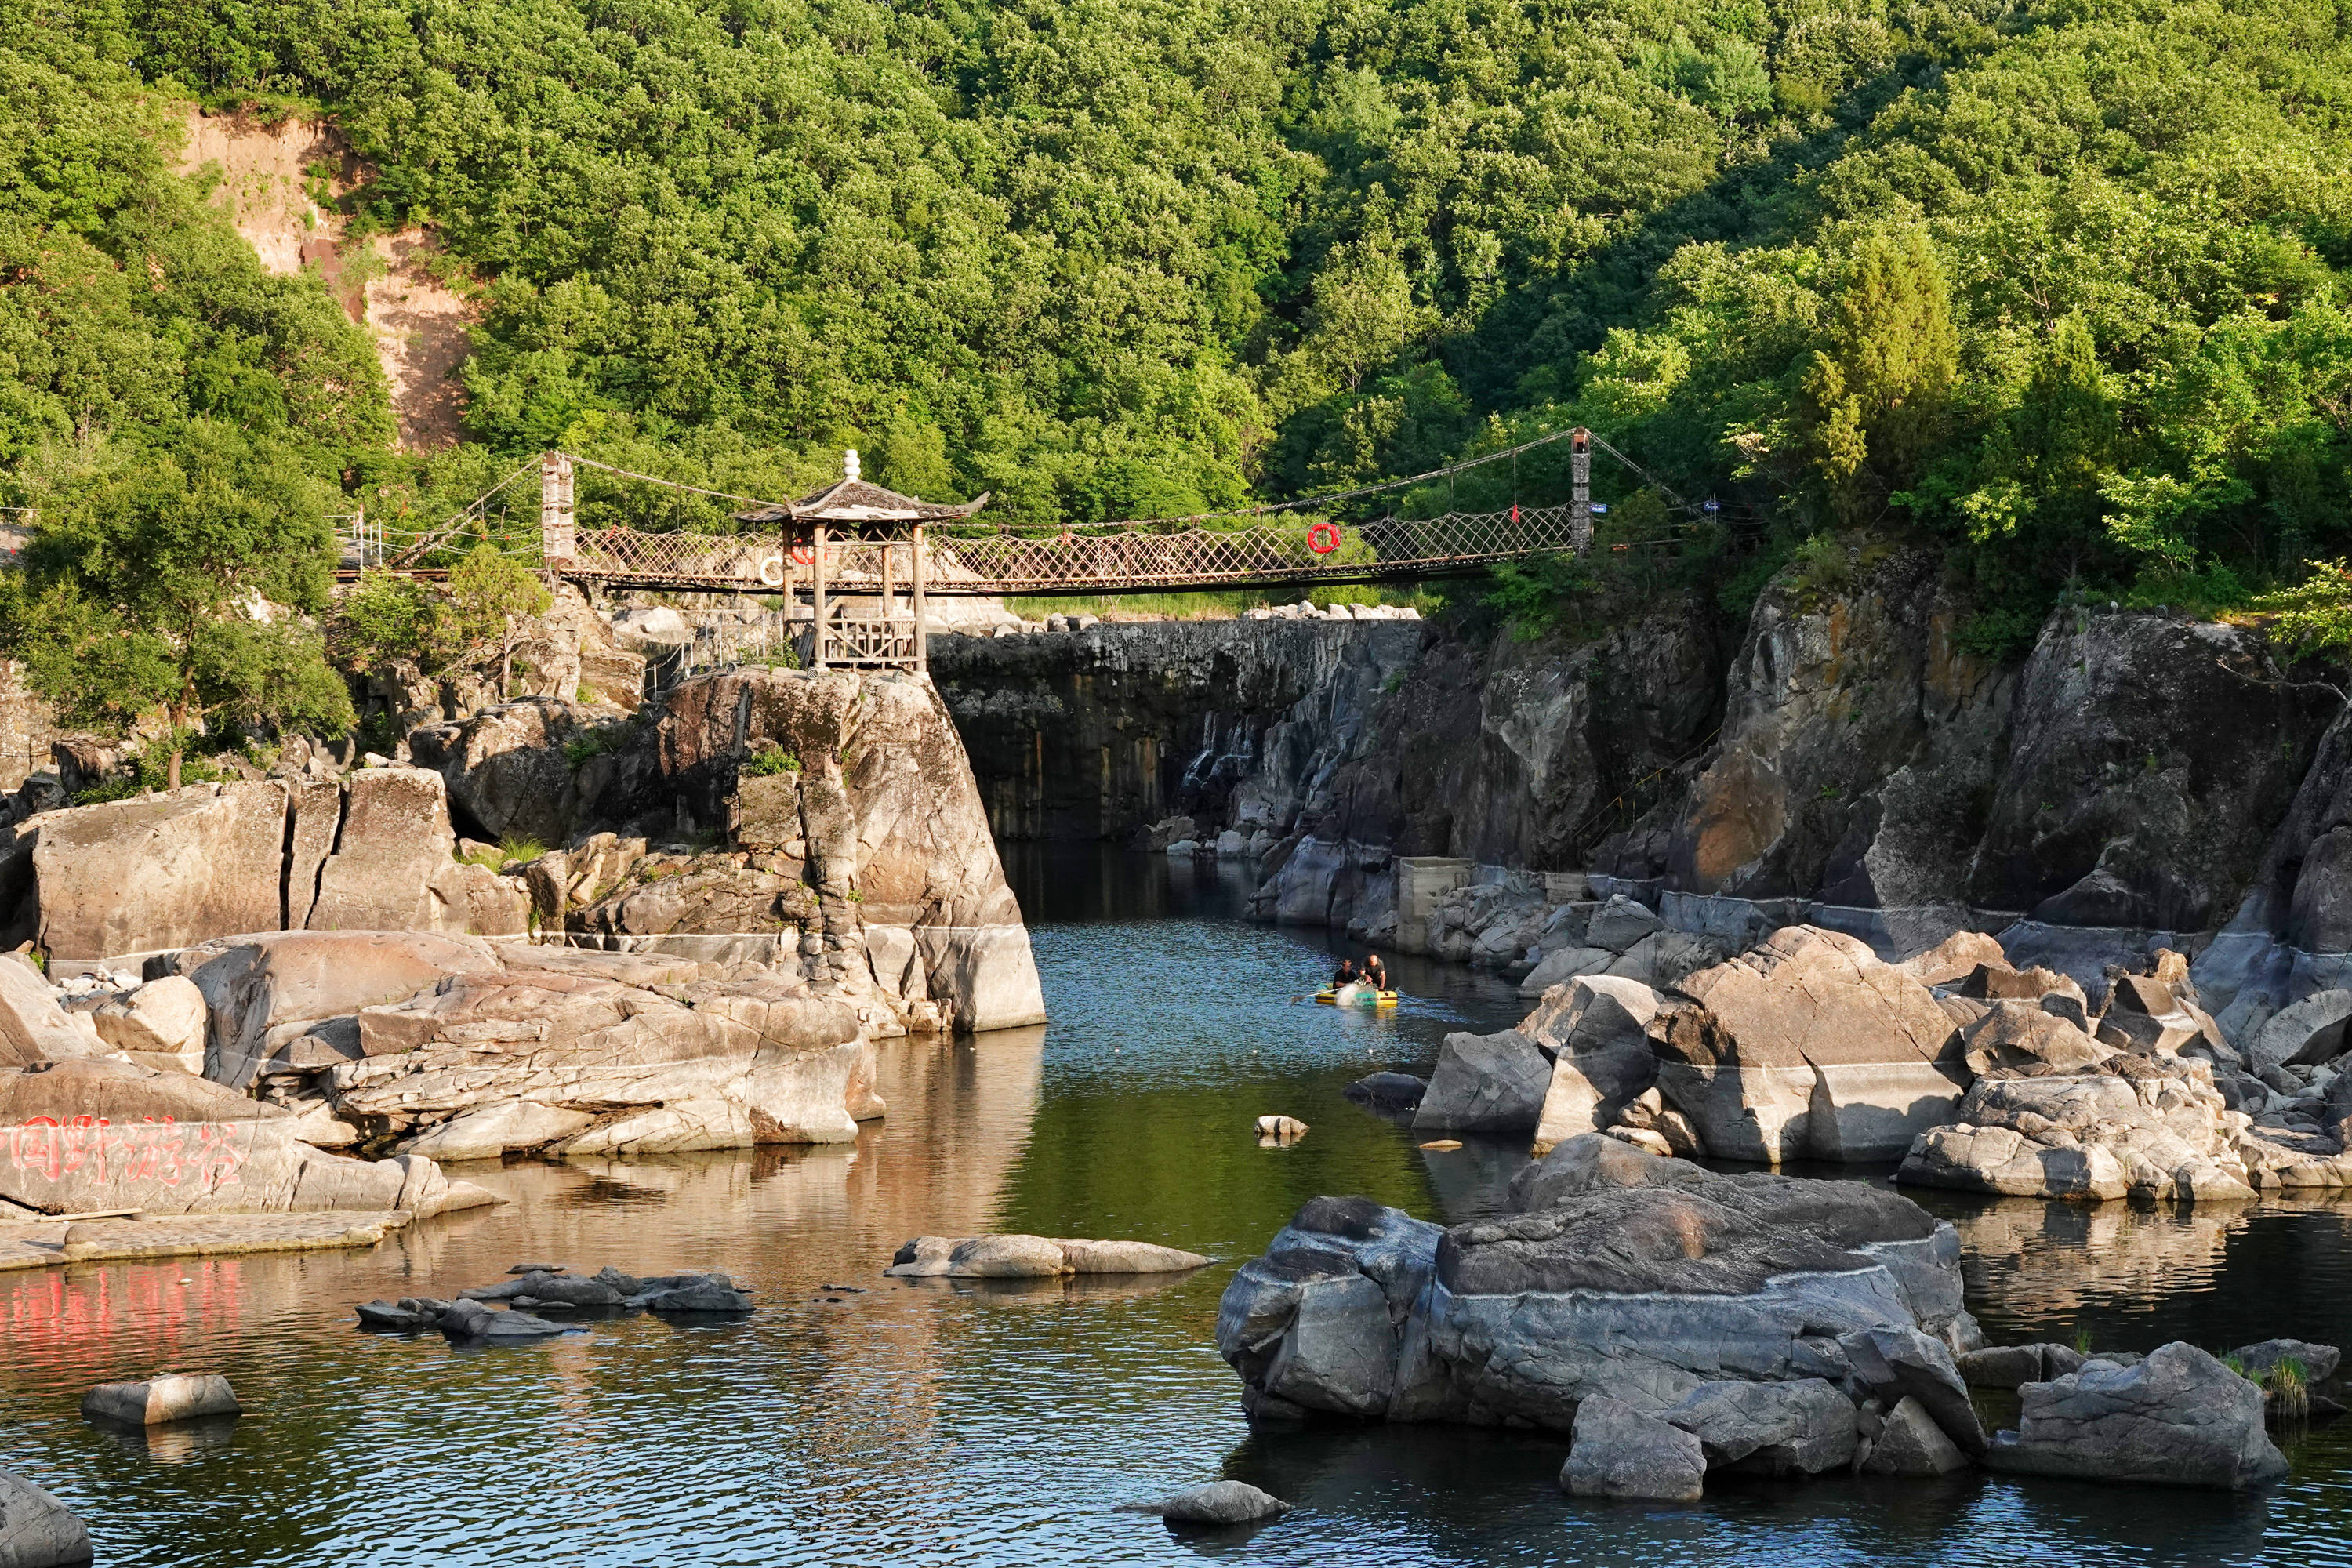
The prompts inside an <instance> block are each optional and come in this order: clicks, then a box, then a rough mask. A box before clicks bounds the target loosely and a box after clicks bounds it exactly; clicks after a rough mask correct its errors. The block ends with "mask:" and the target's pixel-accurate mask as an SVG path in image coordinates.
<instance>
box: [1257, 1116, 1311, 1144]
mask: <svg viewBox="0 0 2352 1568" xmlns="http://www.w3.org/2000/svg"><path fill="white" fill-rule="evenodd" d="M1306 1136H1307V1123H1305V1122H1304V1121H1299V1120H1298V1118H1297V1117H1296V1116H1261V1117H1259V1118H1258V1119H1257V1141H1258V1142H1259V1143H1260V1144H1261V1145H1272V1144H1277V1143H1296V1142H1298V1140H1300V1139H1301V1138H1304V1137H1306Z"/></svg>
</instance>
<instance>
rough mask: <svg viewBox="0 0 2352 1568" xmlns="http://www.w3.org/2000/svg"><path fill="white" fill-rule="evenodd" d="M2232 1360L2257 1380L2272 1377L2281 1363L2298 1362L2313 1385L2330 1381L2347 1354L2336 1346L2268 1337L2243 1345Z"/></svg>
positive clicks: (2260, 1380) (2307, 1381)
mask: <svg viewBox="0 0 2352 1568" xmlns="http://www.w3.org/2000/svg"><path fill="white" fill-rule="evenodd" d="M2229 1359H2230V1360H2231V1361H2234V1362H2236V1363H2238V1368H2239V1370H2240V1371H2241V1372H2242V1373H2244V1374H2245V1375H2246V1376H2248V1377H2250V1378H2252V1379H2253V1380H2254V1381H2255V1382H2256V1383H2261V1382H2263V1380H2265V1379H2266V1378H2268V1377H2269V1376H2270V1374H2271V1373H2272V1372H2273V1371H2274V1370H2275V1369H2276V1368H2277V1366H2278V1364H2279V1363H2281V1362H2284V1361H2292V1362H2296V1363H2301V1365H2302V1367H2303V1381H2304V1382H2305V1383H2306V1384H2313V1383H2326V1381H2327V1380H2328V1379H2329V1378H2331V1377H2333V1376H2335V1375H2336V1363H2339V1362H2341V1361H2342V1360H2343V1359H2344V1353H2343V1352H2341V1351H2339V1350H2337V1349H2336V1347H2335V1346H2334V1345H2315V1344H2312V1343H2310V1342H2307V1341H2304V1340H2264V1341H2263V1342H2262V1343H2260V1344H2256V1345H2240V1346H2239V1347H2238V1348H2237V1349H2236V1350H2233V1351H2231V1352H2230V1355H2229Z"/></svg>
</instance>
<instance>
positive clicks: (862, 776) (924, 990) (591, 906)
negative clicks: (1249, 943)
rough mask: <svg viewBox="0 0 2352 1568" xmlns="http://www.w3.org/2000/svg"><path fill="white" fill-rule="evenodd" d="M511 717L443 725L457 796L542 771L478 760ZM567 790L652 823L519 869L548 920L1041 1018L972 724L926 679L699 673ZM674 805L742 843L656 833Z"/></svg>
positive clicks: (686, 818)
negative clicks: (966, 730)
mask: <svg viewBox="0 0 2352 1568" xmlns="http://www.w3.org/2000/svg"><path fill="white" fill-rule="evenodd" d="M507 721H508V720H507V717H506V713H505V711H504V710H493V711H492V712H489V713H486V714H483V715H481V716H479V717H478V718H477V719H475V720H473V721H468V723H467V725H465V726H460V727H459V732H458V733H457V735H456V736H454V737H453V738H449V739H447V740H446V741H445V742H436V750H434V751H433V752H432V754H434V755H436V756H440V757H442V758H443V759H444V760H445V765H446V767H448V768H449V769H450V770H451V786H450V787H451V789H452V790H453V792H454V793H455V794H457V795H458V796H459V797H460V798H461V799H463V798H468V797H469V796H480V797H483V798H486V799H488V798H495V799H496V800H498V801H501V802H502V801H504V800H505V799H506V798H507V797H508V796H509V795H514V794H519V793H528V792H530V791H532V790H539V789H541V788H542V786H541V784H535V783H532V782H530V780H531V779H532V777H533V776H534V775H531V774H530V773H529V771H528V770H527V769H524V768H522V767H521V765H520V763H516V764H515V765H514V766H513V767H511V768H508V769H506V770H505V771H503V772H502V771H499V769H497V768H492V767H490V766H489V765H488V763H484V764H483V765H481V766H479V767H477V766H475V765H474V764H473V763H472V762H470V761H469V759H473V758H475V757H476V756H477V752H478V748H477V747H476V745H475V739H476V738H477V737H478V735H480V734H482V733H484V732H486V731H488V729H489V728H490V727H492V726H494V725H497V724H502V723H505V722H507ZM546 754H547V753H546V752H545V751H544V749H543V748H540V749H530V748H526V749H524V750H523V751H522V752H514V751H511V750H509V751H501V752H496V753H495V755H496V756H499V757H505V756H509V755H528V756H529V757H531V758H541V757H544V756H545V755H546ZM592 770H593V772H594V773H595V777H594V779H593V780H590V779H588V778H587V774H588V773H589V772H590V771H592ZM516 780H520V781H522V782H520V783H516V782H513V781H516ZM574 793H575V794H576V795H577V797H578V800H579V802H580V804H579V805H578V806H577V808H576V811H575V812H574V813H573V815H572V817H571V818H570V820H571V822H572V825H573V826H579V825H581V824H582V823H583V821H584V820H585V819H587V818H590V817H593V819H594V820H597V821H603V822H607V823H613V824H619V825H622V826H630V825H634V826H636V827H637V828H638V829H639V830H640V833H641V834H642V835H643V836H642V837H625V836H623V835H619V834H610V835H607V834H598V835H594V836H593V837H588V838H586V839H584V840H574V841H573V846H574V847H572V849H570V850H568V851H565V852H563V858H562V860H561V861H560V862H559V861H557V860H556V859H555V858H553V857H550V858H548V859H547V860H546V861H545V862H542V863H535V865H534V866H533V867H530V868H524V875H523V877H522V878H521V880H524V881H526V882H527V883H528V884H529V885H530V887H531V888H532V889H534V899H535V906H536V909H537V913H538V918H539V921H540V925H541V930H543V931H544V930H548V929H551V928H561V929H562V930H563V931H566V932H567V933H568V934H569V936H570V938H571V940H572V941H573V942H578V943H583V944H585V945H590V946H594V947H600V948H604V949H608V950H614V951H625V952H660V953H665V954H673V955H678V956H683V957H689V958H692V959H695V960H697V961H698V962H704V963H751V962H756V963H770V964H780V965H782V966H783V967H785V968H787V969H789V970H792V971H793V972H795V973H799V974H800V975H802V976H803V978H806V979H808V980H809V981H811V982H812V983H814V984H823V985H828V986H831V987H834V988H837V989H839V990H841V991H842V992H843V993H844V994H845V995H848V996H850V997H851V999H852V1000H853V1001H855V1002H857V1003H860V1004H861V1005H866V1006H868V1007H870V1008H871V1009H872V1010H873V1013H874V1016H875V1019H876V1021H877V1024H881V1023H887V1022H889V1021H890V1020H892V1019H896V1020H898V1026H899V1027H907V1026H918V1027H926V1028H936V1027H940V1026H942V1025H950V1026H952V1027H954V1028H956V1029H958V1030H964V1031H971V1030H982V1029H997V1028H1008V1027H1012V1026H1018V1025H1024V1024H1034V1023H1038V1022H1041V1021H1042V1020H1043V1019H1044V1017H1045V1004H1044V998H1043V994H1042V993H1041V992H1040V991H1039V989H1038V984H1037V973H1036V965H1035V963H1034V960H1033V959H1032V957H1031V955H1030V951H1029V940H1028V932H1027V930H1026V929H1025V928H1024V926H1023V925H1022V923H1021V914H1020V910H1019V908H1018V906H1017V905H1016V904H1015V903H1014V901H1013V895H1012V892H1011V890H1010V889H1008V888H1007V887H1006V886H1005V883H1004V876H1003V868H1002V867H1001V865H1000V864H999V862H998V860H997V857H996V850H995V846H994V843H993V841H992V839H991V838H990V837H989V831H988V822H987V818H986V816H985V814H984V813H983V812H982V809H981V802H980V796H979V792H978V791H977V789H976V788H975V787H974V786H973V784H972V783H971V771H970V768H969V766H968V764H967V763H966V761H965V758H964V754H963V749H962V746H961V742H959V741H958V740H957V738H956V733H955V731H954V729H953V727H952V726H951V725H950V722H949V721H948V718H947V713H946V710H945V709H944V708H942V707H941V705H940V701H939V700H938V698H937V697H936V696H935V695H934V694H933V693H932V691H931V690H930V689H929V686H928V685H927V684H926V683H925V682H923V681H922V680H920V679H915V678H911V677H905V676H900V675H898V674H895V673H889V672H885V673H879V674H869V675H866V676H859V675H855V674H848V673H841V672H834V673H828V674H822V675H819V674H809V673H805V672H802V671H797V670H766V669H745V670H740V671H736V672H733V673H730V674H724V675H715V676H706V677H700V678H698V679H693V680H688V681H686V682H683V683H681V684H680V685H678V686H677V687H675V688H673V689H671V690H670V691H669V692H668V694H667V697H666V699H665V700H664V703H663V705H662V708H661V710H660V712H659V715H658V717H657V718H656V719H655V720H654V721H652V722H649V723H646V722H641V723H639V724H637V725H635V726H634V727H632V728H631V729H630V730H629V731H627V732H626V733H625V734H623V735H621V736H620V737H619V738H618V739H617V740H616V741H615V742H614V749H612V750H610V751H607V752H603V753H601V754H600V755H598V756H596V757H594V758H592V759H590V761H589V763H586V764H585V765H584V766H583V775H582V782H581V783H580V784H579V785H578V787H577V789H576V791H575V792H574ZM495 809H497V810H500V811H503V810H505V809H506V807H505V806H504V805H498V806H496V807H495ZM681 823H684V824H693V825H700V826H702V827H704V828H706V829H708V830H711V831H715V832H717V833H719V834H721V835H723V836H724V837H725V838H726V840H727V842H728V845H729V847H727V848H725V849H721V850H715V851H704V852H700V853H693V854H688V855H679V854H674V853H655V852H652V851H651V850H650V846H649V843H648V840H649V839H652V838H662V837H676V835H677V831H678V828H679V825H680V824H681Z"/></svg>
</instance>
